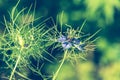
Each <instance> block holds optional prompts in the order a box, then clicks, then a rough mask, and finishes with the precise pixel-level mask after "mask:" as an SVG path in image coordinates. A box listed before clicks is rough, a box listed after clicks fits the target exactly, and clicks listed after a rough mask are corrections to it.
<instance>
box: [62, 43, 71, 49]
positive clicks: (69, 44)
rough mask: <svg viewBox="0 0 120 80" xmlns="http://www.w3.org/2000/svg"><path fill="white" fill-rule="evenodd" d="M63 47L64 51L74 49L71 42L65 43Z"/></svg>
mask: <svg viewBox="0 0 120 80" xmlns="http://www.w3.org/2000/svg"><path fill="white" fill-rule="evenodd" d="M62 47H63V48H64V49H69V48H71V47H72V44H71V43H69V42H64V43H62Z"/></svg>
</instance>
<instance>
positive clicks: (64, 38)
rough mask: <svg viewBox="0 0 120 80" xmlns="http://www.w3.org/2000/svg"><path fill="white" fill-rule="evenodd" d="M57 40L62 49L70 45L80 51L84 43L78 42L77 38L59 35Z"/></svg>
mask: <svg viewBox="0 0 120 80" xmlns="http://www.w3.org/2000/svg"><path fill="white" fill-rule="evenodd" d="M58 42H60V43H61V45H62V47H63V49H69V48H72V47H75V48H77V49H78V50H80V51H83V50H84V46H85V45H84V44H80V42H81V41H80V40H79V39H77V38H68V36H64V35H61V36H60V37H59V38H58ZM83 45H84V46H83Z"/></svg>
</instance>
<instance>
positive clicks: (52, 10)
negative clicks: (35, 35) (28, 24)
mask: <svg viewBox="0 0 120 80" xmlns="http://www.w3.org/2000/svg"><path fill="white" fill-rule="evenodd" d="M34 2H35V0H21V2H20V4H19V7H18V10H21V9H22V8H24V7H30V5H31V4H34ZM36 2H37V4H36V17H37V16H44V18H48V17H53V18H54V20H55V21H56V16H57V15H59V14H60V13H61V12H62V11H64V17H63V23H67V24H69V25H71V26H73V27H74V28H76V27H80V26H81V25H82V23H83V21H84V20H85V19H87V22H86V24H85V26H84V29H83V31H84V32H88V33H91V34H92V33H94V32H95V31H96V30H98V29H99V28H101V29H102V31H101V32H100V33H99V34H98V36H100V38H99V39H98V40H97V41H96V45H97V48H96V50H95V51H94V53H93V54H88V56H87V57H86V59H87V61H80V62H79V64H77V65H76V66H73V65H71V64H70V63H69V62H66V63H65V64H64V65H63V67H62V69H61V71H60V74H59V76H58V80H120V0H36ZM16 3H17V0H0V22H3V16H4V15H5V16H8V11H10V10H11V9H12V7H13V6H14V5H15V4H16ZM31 12H32V11H31ZM7 18H8V19H9V16H8V17H7ZM4 28H5V27H4V26H3V25H2V24H0V33H2V31H3V30H4ZM0 64H1V63H0ZM55 66H57V65H48V66H46V68H45V71H46V73H47V74H49V73H51V71H52V70H54V69H55V68H57V67H55ZM34 79H35V78H34ZM34 79H33V80H34ZM35 80H39V76H38V78H36V79H35Z"/></svg>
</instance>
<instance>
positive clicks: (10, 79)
mask: <svg viewBox="0 0 120 80" xmlns="http://www.w3.org/2000/svg"><path fill="white" fill-rule="evenodd" d="M20 57H21V56H20V55H19V56H18V59H17V61H16V64H15V67H14V68H13V71H12V73H11V75H10V78H9V80H12V77H13V75H14V73H15V70H16V68H17V65H18V62H19V60H20Z"/></svg>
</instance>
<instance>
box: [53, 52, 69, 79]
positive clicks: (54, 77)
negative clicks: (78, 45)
mask: <svg viewBox="0 0 120 80" xmlns="http://www.w3.org/2000/svg"><path fill="white" fill-rule="evenodd" d="M66 55H67V50H66V51H65V54H64V57H63V59H62V62H61V64H60V66H59V68H58V69H57V71H56V73H55V75H54V76H53V78H52V80H56V78H57V76H58V73H59V71H60V69H61V67H62V65H63V64H64V62H65V58H66Z"/></svg>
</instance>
